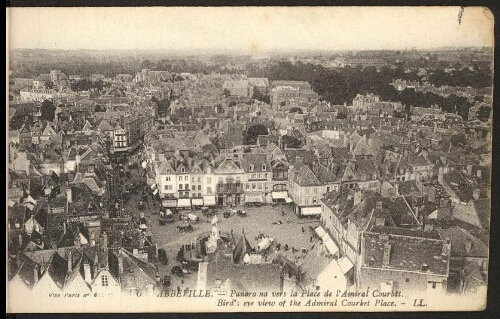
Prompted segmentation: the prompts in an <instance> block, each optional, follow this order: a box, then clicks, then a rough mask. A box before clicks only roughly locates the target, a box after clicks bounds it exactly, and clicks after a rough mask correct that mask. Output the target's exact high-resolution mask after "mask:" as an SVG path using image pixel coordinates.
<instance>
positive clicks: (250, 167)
mask: <svg viewBox="0 0 500 319" xmlns="http://www.w3.org/2000/svg"><path fill="white" fill-rule="evenodd" d="M248 170H249V171H250V172H253V165H252V164H250V165H249V166H248Z"/></svg>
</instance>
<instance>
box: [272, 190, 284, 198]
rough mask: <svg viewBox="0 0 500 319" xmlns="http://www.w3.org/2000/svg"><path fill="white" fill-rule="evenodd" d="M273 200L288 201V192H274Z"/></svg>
mask: <svg viewBox="0 0 500 319" xmlns="http://www.w3.org/2000/svg"><path fill="white" fill-rule="evenodd" d="M271 195H272V197H273V199H286V198H287V197H288V191H280V192H272V193H271Z"/></svg>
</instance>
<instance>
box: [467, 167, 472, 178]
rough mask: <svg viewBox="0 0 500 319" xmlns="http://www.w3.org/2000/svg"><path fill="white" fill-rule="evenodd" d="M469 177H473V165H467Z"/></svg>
mask: <svg viewBox="0 0 500 319" xmlns="http://www.w3.org/2000/svg"><path fill="white" fill-rule="evenodd" d="M467 175H469V176H471V175H472V165H467Z"/></svg>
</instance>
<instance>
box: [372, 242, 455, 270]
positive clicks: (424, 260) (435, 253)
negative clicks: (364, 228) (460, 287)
mask: <svg viewBox="0 0 500 319" xmlns="http://www.w3.org/2000/svg"><path fill="white" fill-rule="evenodd" d="M363 236H364V247H363V250H364V255H363V261H362V265H363V266H364V267H372V268H383V269H388V270H390V269H394V270H403V271H415V272H422V265H423V264H426V265H427V266H428V272H429V273H430V274H435V275H441V276H447V275H448V263H449V258H450V255H449V254H447V255H444V256H441V254H442V253H443V245H444V244H445V241H443V240H438V239H430V238H423V237H409V236H401V235H395V234H377V233H372V232H365V233H364V235H363ZM386 244H390V249H391V250H390V252H391V253H390V259H389V264H388V265H386V266H385V265H383V255H384V246H385V245H386ZM443 261H444V262H443Z"/></svg>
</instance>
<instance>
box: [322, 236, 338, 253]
mask: <svg viewBox="0 0 500 319" xmlns="http://www.w3.org/2000/svg"><path fill="white" fill-rule="evenodd" d="M323 245H325V247H326V250H328V252H329V253H330V254H331V255H335V254H336V253H338V252H339V248H338V247H337V245H336V244H335V242H334V241H333V239H331V238H330V237H328V239H327V240H325V241H323Z"/></svg>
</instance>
